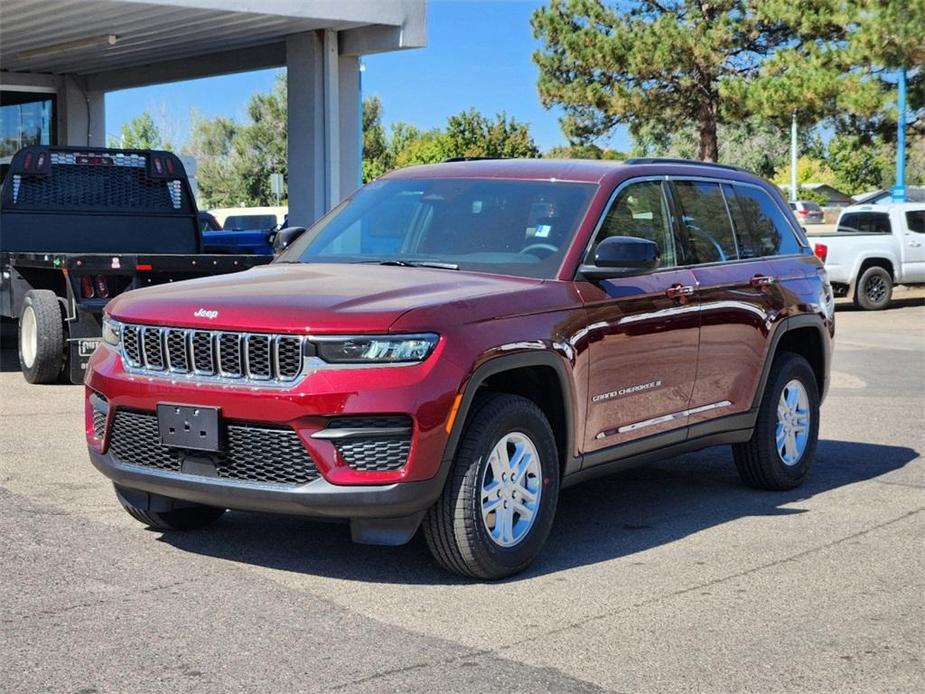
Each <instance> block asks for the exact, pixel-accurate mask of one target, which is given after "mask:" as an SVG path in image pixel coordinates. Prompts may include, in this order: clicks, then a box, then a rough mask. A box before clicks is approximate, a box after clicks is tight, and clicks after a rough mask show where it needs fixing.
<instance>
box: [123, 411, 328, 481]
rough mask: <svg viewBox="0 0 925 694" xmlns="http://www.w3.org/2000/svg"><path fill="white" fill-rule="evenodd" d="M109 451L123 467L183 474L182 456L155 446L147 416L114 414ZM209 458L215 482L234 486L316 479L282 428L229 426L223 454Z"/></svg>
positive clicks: (153, 421) (295, 440) (294, 438)
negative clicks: (229, 482)
mask: <svg viewBox="0 0 925 694" xmlns="http://www.w3.org/2000/svg"><path fill="white" fill-rule="evenodd" d="M109 450H110V452H111V453H112V455H113V456H115V457H116V458H117V459H118V460H119V461H120V462H122V463H126V464H128V465H139V466H142V467H149V468H156V469H158V470H165V471H168V472H177V473H179V472H183V470H182V465H183V458H184V455H185V452H184V451H181V450H179V449H176V448H169V447H167V446H163V445H161V443H160V435H159V433H158V428H157V416H156V415H153V414H148V413H143V412H128V411H125V410H119V411H118V412H116V415H115V418H114V419H113V424H112V434H111V436H110V441H109ZM197 455H201V454H197ZM211 457H212V460H213V462H214V463H215V470H216V474H217V475H218V477H219V478H221V479H227V480H234V481H238V482H259V483H263V484H285V485H299V484H306V483H307V482H311V481H312V480H314V479H317V478H318V476H319V473H318V468H317V467H316V466H315V461H314V460H312V458H311V456H310V455H309V454H308V451H306V450H305V447H304V446H303V445H302V441H301V439H300V438H299V435H298V434H297V433H296V432H295V431H293V430H292V429H288V428H286V429H270V428H266V427H263V426H257V425H249V424H241V423H234V424H229V425H228V428H227V446H226V450H225V451H224V452H222V453H215V454H212V456H211Z"/></svg>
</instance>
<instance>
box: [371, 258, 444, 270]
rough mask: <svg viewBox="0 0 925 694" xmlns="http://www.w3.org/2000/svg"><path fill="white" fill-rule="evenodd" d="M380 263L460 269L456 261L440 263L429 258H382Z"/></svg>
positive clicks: (398, 265)
mask: <svg viewBox="0 0 925 694" xmlns="http://www.w3.org/2000/svg"><path fill="white" fill-rule="evenodd" d="M379 265H394V266H397V267H432V268H436V269H438V270H458V269H459V265H457V264H456V263H438V262H433V261H429V260H399V259H398V258H396V259H394V260H380V261H379Z"/></svg>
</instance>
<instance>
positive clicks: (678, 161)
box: [623, 157, 749, 173]
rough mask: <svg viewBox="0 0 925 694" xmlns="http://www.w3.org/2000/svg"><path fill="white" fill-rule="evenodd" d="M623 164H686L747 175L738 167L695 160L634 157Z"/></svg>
mask: <svg viewBox="0 0 925 694" xmlns="http://www.w3.org/2000/svg"><path fill="white" fill-rule="evenodd" d="M623 163H624V164H687V165H689V166H709V167H711V168H717V169H728V170H731V171H742V172H743V173H749V172H748V171H746V170H745V169H743V168H741V167H739V166H733V165H732V164H716V163H714V162H712V161H697V160H696V159H681V158H679V157H635V158H633V159H624V160H623Z"/></svg>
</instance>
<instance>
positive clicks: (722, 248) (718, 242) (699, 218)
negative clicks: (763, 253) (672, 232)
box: [674, 181, 738, 263]
mask: <svg viewBox="0 0 925 694" xmlns="http://www.w3.org/2000/svg"><path fill="white" fill-rule="evenodd" d="M674 185H675V191H676V192H677V197H678V204H679V206H680V207H681V216H682V218H683V219H684V225H685V227H687V233H688V240H689V243H690V246H691V249H692V250H693V253H694V262H697V263H714V262H717V261H721V260H736V259H737V258H738V253H737V251H736V242H735V238H734V237H733V235H732V224H730V222H729V214H728V213H727V212H726V203H725V201H724V200H723V194H722V192H721V191H720V188H719V184H718V183H703V182H701V181H676V182H675V184H674Z"/></svg>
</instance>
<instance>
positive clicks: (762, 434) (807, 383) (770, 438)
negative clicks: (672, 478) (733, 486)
mask: <svg viewBox="0 0 925 694" xmlns="http://www.w3.org/2000/svg"><path fill="white" fill-rule="evenodd" d="M818 438H819V387H818V385H817V384H816V377H815V375H814V374H813V370H812V367H811V366H810V365H809V362H808V361H806V359H804V358H803V357H801V356H800V355H799V354H793V353H791V352H783V353H781V354H779V355H778V356H777V357H776V358H775V359H774V364H773V365H772V367H771V373H770V374H769V375H768V383H767V386H766V387H765V391H764V395H763V396H762V398H761V405H760V408H759V410H758V419H757V421H756V423H755V431H754V432H753V433H752V437H751V439H750V440H749V441H747V442H746V443H739V444H735V445H734V446H733V448H732V452H733V457H734V458H735V464H736V468H737V469H738V471H739V476H740V477H741V478H742V481H743V482H745V483H746V484H748V485H749V486H752V487H757V488H759V489H771V490H778V491H782V490H786V489H793V488H794V487H797V486H799V485H800V484H801V483H802V482H803V480H804V479H806V475H807V474H809V468H810V466H811V465H812V462H813V457H814V456H815V454H816V442H817V440H818Z"/></svg>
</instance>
